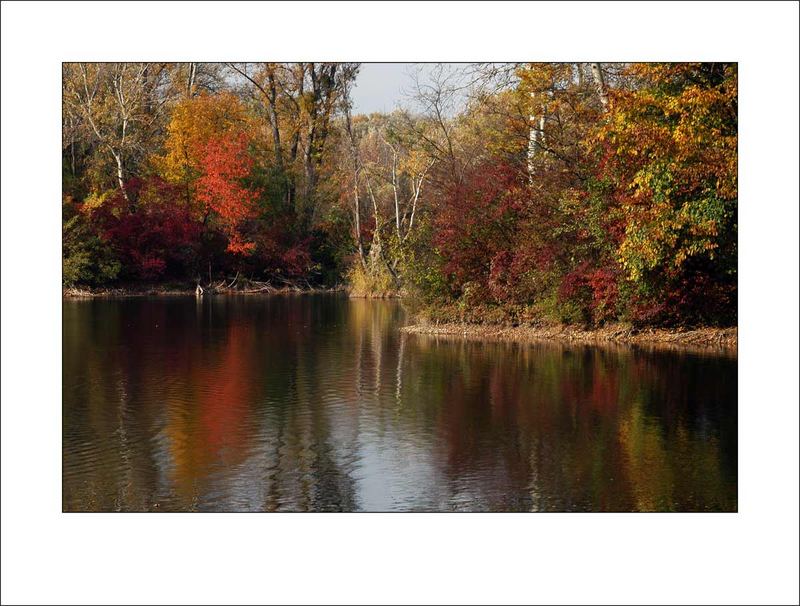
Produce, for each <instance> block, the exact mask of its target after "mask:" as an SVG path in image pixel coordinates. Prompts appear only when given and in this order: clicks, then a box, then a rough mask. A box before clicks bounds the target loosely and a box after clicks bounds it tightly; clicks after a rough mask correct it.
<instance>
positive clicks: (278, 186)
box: [62, 63, 738, 327]
mask: <svg viewBox="0 0 800 606" xmlns="http://www.w3.org/2000/svg"><path fill="white" fill-rule="evenodd" d="M359 69H360V65H359V64H357V63H102V64H98V63H86V64H79V63H65V64H63V89H62V90H63V98H62V133H63V145H62V184H63V187H62V229H63V236H62V237H63V240H62V262H63V266H62V267H63V273H62V275H63V286H64V288H65V289H89V290H91V289H102V288H108V287H131V286H135V285H142V284H150V285H152V284H161V285H168V284H169V285H178V286H179V287H180V288H183V289H185V290H187V291H194V290H195V289H196V288H197V289H202V290H204V291H205V292H207V293H210V292H217V291H241V292H270V291H272V290H275V289H281V288H286V287H291V288H304V289H313V288H332V287H343V288H347V289H348V290H349V292H350V294H351V296H364V297H379V296H402V297H404V298H407V299H408V300H409V301H413V302H414V305H416V306H418V307H419V308H420V309H423V310H426V312H425V313H427V314H428V315H429V316H430V317H431V318H435V319H442V320H450V319H453V318H457V319H460V320H462V321H467V322H491V323H494V322H498V323H510V324H518V323H519V324H524V323H535V322H560V323H566V324H579V325H584V326H602V325H604V324H607V323H611V322H627V323H630V324H632V325H634V326H684V327H686V326H732V325H735V324H736V321H737V201H738V191H737V159H738V155H737V143H738V134H737V127H738V125H737V115H738V107H737V102H738V99H737V91H738V87H737V82H738V79H737V65H736V64H735V63H624V64H623V63H515V64H464V65H456V66H454V65H435V66H432V67H431V68H430V69H429V73H428V76H427V77H426V78H421V77H417V78H416V79H415V80H414V86H413V87H412V90H410V91H409V92H408V97H409V99H408V103H407V104H406V107H405V108H404V109H397V110H395V111H393V112H391V113H387V114H377V113H375V114H370V115H363V114H358V113H356V112H354V109H353V103H352V91H353V88H354V86H355V84H356V82H357V78H358V73H359Z"/></svg>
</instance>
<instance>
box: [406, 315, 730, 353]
mask: <svg viewBox="0 0 800 606" xmlns="http://www.w3.org/2000/svg"><path fill="white" fill-rule="evenodd" d="M400 330H401V331H402V332H404V333H407V334H415V335H430V336H436V337H448V338H459V339H469V340H481V341H517V342H531V341H560V342H573V343H586V344H598V343H619V344H630V345H651V346H666V347H668V348H673V347H674V348H697V349H704V350H719V351H725V352H729V353H734V354H735V353H736V352H737V348H738V328H736V327H733V328H698V329H694V330H682V329H667V328H641V329H635V328H633V327H631V326H630V325H625V324H615V325H610V326H605V327H602V328H596V329H585V328H581V327H577V326H570V325H562V324H553V325H539V326H503V325H490V324H466V323H458V322H445V323H438V324H413V325H410V326H405V327H403V328H401V329H400Z"/></svg>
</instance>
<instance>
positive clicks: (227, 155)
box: [197, 133, 260, 255]
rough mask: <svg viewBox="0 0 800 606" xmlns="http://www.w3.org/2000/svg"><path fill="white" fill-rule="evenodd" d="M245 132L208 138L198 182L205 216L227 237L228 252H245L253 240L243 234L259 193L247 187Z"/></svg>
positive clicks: (248, 163) (250, 166)
mask: <svg viewBox="0 0 800 606" xmlns="http://www.w3.org/2000/svg"><path fill="white" fill-rule="evenodd" d="M248 145H249V141H248V138H247V136H246V135H245V134H244V133H226V134H223V135H220V136H219V137H217V138H214V139H211V140H210V141H209V142H208V144H207V145H206V147H205V153H204V154H203V158H202V162H201V168H202V172H203V174H202V176H201V177H200V178H199V179H198V181H197V198H198V200H199V202H200V203H201V204H202V205H203V207H204V209H205V215H206V218H208V217H209V216H213V219H214V220H215V222H216V223H217V224H218V225H219V227H220V229H221V231H223V232H224V233H225V235H226V236H227V237H228V251H230V252H232V253H236V254H244V255H248V254H250V253H252V252H253V250H254V249H255V243H254V242H253V241H252V240H251V239H249V238H248V236H247V235H246V234H245V231H246V228H247V223H248V221H250V220H252V219H254V218H255V217H256V215H257V207H256V201H257V200H258V198H259V196H260V192H259V191H257V190H253V189H250V188H248V187H247V185H246V183H245V180H246V179H247V178H248V177H249V176H250V175H251V173H252V170H253V158H252V156H250V154H248Z"/></svg>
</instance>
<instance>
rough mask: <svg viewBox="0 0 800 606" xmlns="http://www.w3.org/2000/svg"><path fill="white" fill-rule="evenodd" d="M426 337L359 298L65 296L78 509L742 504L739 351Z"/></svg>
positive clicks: (382, 304) (386, 306)
mask: <svg viewBox="0 0 800 606" xmlns="http://www.w3.org/2000/svg"><path fill="white" fill-rule="evenodd" d="M406 322H407V318H406V314H405V313H404V310H403V307H402V305H401V303H399V302H398V301H370V300H355V299H354V300H351V299H348V298H347V297H346V296H344V295H341V294H319V295H310V294H309V295H277V296H260V295H257V296H217V297H205V298H202V299H195V298H194V297H153V298H127V299H125V298H120V299H102V298H96V299H88V300H74V299H68V300H65V301H64V302H63V342H62V348H63V377H62V387H63V400H62V410H63V420H62V427H63V435H62V463H63V466H62V507H63V510H64V511H69V512H73V511H102V512H105V511H134V512H138V511H156V512H169V511H180V512H185V511H199V512H259V511H347V512H350V511H377V512H388V511H434V512H458V511H496V512H507V511H541V512H546V511H556V512H564V511H588V512H606V511H623V512H628V511H736V510H737V360H736V357H735V356H723V355H713V354H698V353H690V352H674V351H657V350H655V351H650V350H647V349H644V348H634V347H629V346H602V347H598V346H583V345H566V344H561V343H534V344H530V343H529V344H520V343H489V342H487V343H482V342H475V341H463V340H460V339H455V340H454V339H446V338H436V337H430V336H422V335H407V334H403V333H401V332H400V331H399V330H398V329H399V327H400V326H402V325H403V324H404V323H406Z"/></svg>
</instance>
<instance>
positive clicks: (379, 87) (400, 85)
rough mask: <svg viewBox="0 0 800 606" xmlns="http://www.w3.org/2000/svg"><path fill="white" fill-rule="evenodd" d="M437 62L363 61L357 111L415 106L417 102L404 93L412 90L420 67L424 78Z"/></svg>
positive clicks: (354, 93) (356, 92) (355, 101)
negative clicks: (415, 75) (414, 76)
mask: <svg viewBox="0 0 800 606" xmlns="http://www.w3.org/2000/svg"><path fill="white" fill-rule="evenodd" d="M434 66H435V64H432V63H427V64H417V63H362V64H361V69H359V71H358V76H357V77H356V84H355V87H354V88H353V91H352V93H351V94H352V98H353V113H357V114H370V113H372V112H386V113H388V112H391V111H392V110H394V109H397V108H398V107H400V106H405V107H409V108H412V109H413V108H414V103H413V101H412V100H411V99H410V98H409V97H408V95H407V94H404V92H410V90H411V88H412V85H413V82H414V78H413V75H414V74H415V73H416V71H417V70H418V69H421V70H422V77H421V80H422V81H423V82H424V81H425V76H426V75H427V74H429V73H430V71H431V70H432V69H433V68H434Z"/></svg>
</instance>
